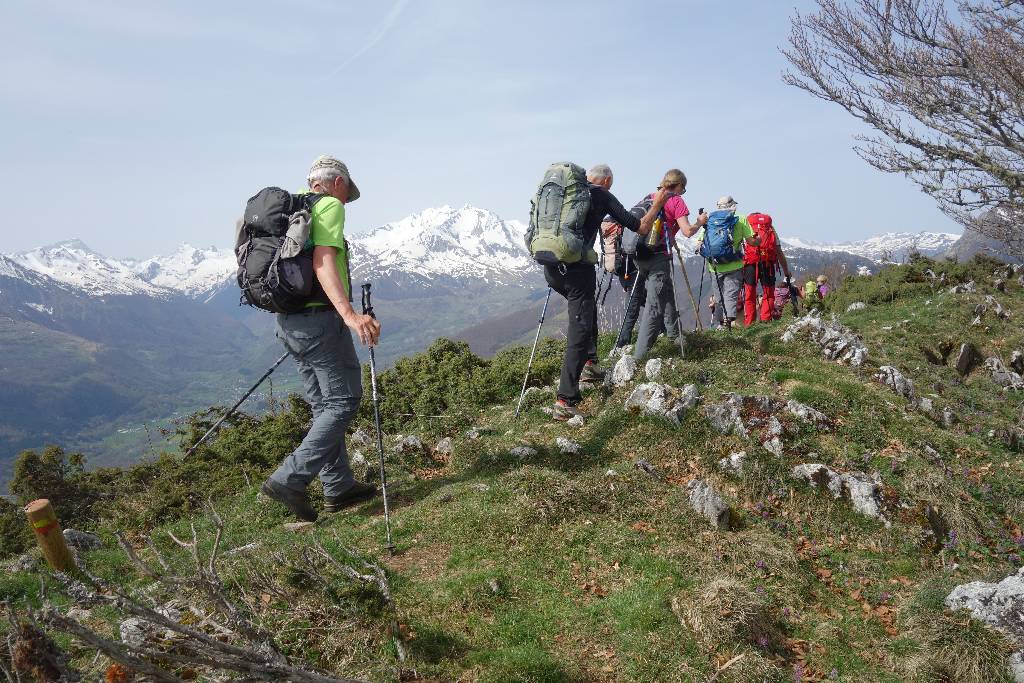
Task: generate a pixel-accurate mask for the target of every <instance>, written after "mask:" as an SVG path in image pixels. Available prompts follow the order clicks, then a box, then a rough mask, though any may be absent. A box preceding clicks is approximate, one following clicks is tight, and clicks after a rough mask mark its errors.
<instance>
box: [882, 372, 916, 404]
mask: <svg viewBox="0 0 1024 683" xmlns="http://www.w3.org/2000/svg"><path fill="white" fill-rule="evenodd" d="M875 379H876V380H878V381H879V382H881V383H882V384H884V385H885V386H887V387H889V388H890V389H892V390H893V392H895V393H896V394H898V395H900V396H902V397H903V398H905V399H907V402H908V403H910V404H912V405H916V404H917V395H916V394H915V393H914V383H913V382H912V381H911V380H910V379H909V378H908V377H906V376H905V375H904V374H903V373H902V372H900V371H899V370H897V369H896V368H894V367H893V366H891V365H883V366H882V367H880V368H878V374H876V375H875Z"/></svg>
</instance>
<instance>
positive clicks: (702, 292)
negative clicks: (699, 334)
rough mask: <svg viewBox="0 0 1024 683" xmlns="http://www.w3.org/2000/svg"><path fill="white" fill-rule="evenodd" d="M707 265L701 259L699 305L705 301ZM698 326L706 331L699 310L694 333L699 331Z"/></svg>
mask: <svg viewBox="0 0 1024 683" xmlns="http://www.w3.org/2000/svg"><path fill="white" fill-rule="evenodd" d="M707 265H708V262H707V261H705V260H704V259H701V261H700V289H699V291H698V292H697V303H698V304H700V303H701V302H702V301H704V269H705V268H706V267H707ZM712 322H713V321H712ZM698 325H700V328H701V329H702V330H703V329H704V321H702V320H701V319H700V310H699V309H698V311H697V321H696V322H695V323H694V324H693V331H694V332H696V331H697V326H698Z"/></svg>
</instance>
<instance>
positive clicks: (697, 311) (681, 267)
mask: <svg viewBox="0 0 1024 683" xmlns="http://www.w3.org/2000/svg"><path fill="white" fill-rule="evenodd" d="M672 247H673V248H675V250H676V256H677V257H678V258H679V270H681V271H683V280H685V281H686V293H687V294H689V295H690V305H691V306H693V317H694V318H696V319H697V326H698V327H699V328H700V329H702V330H703V329H704V324H703V323H702V322H701V321H700V309H699V308H697V302H696V301H694V300H693V289H692V288H691V287H690V276H689V275H687V274H686V264H685V263H684V262H683V255H682V254H681V253H680V251H679V245H678V244H676V241H675V239H673V240H672ZM703 281H704V280H703V279H701V282H703Z"/></svg>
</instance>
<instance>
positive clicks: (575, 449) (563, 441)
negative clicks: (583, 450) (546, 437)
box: [555, 436, 580, 454]
mask: <svg viewBox="0 0 1024 683" xmlns="http://www.w3.org/2000/svg"><path fill="white" fill-rule="evenodd" d="M555 446H557V447H558V451H559V452H560V453H563V454H575V453H579V452H580V444H579V443H578V442H576V441H573V440H572V439H567V438H565V437H564V436H560V437H558V438H556V439H555Z"/></svg>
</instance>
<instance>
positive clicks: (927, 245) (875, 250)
mask: <svg viewBox="0 0 1024 683" xmlns="http://www.w3.org/2000/svg"><path fill="white" fill-rule="evenodd" d="M959 239H960V235H957V234H955V233H949V232H887V233H885V234H882V235H875V236H874V237H869V238H868V239H866V240H861V241H859V242H841V243H832V244H830V243H825V242H815V241H811V240H803V239H800V238H798V237H783V238H782V242H783V245H790V246H793V247H796V248H798V249H810V250H812V251H825V252H836V251H842V252H846V253H847V254H854V255H855V256H863V257H864V258H868V259H871V260H872V261H878V262H883V261H886V262H897V263H898V262H900V261H903V260H904V259H906V258H907V255H908V254H910V253H912V252H914V251H917V252H918V253H920V254H922V255H923V256H942V255H944V254H946V253H947V252H948V251H949V250H950V248H951V247H952V246H953V245H954V244H955V243H956V241H957V240H959Z"/></svg>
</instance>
